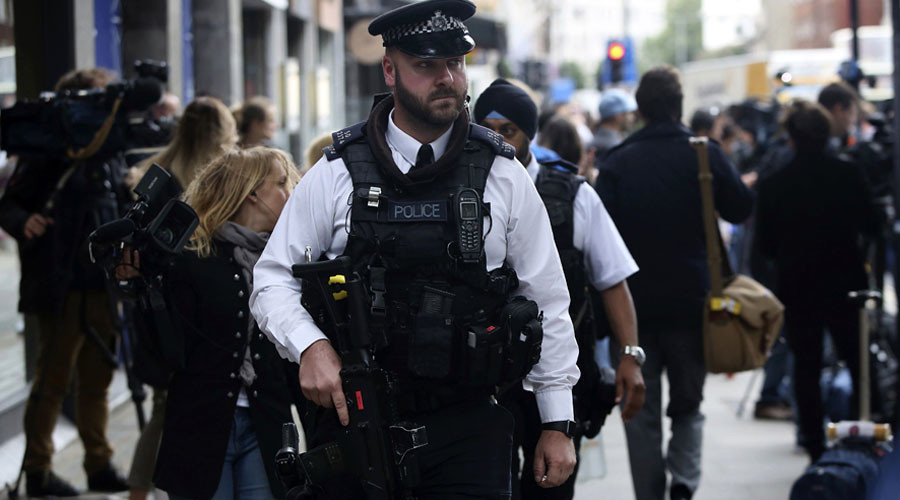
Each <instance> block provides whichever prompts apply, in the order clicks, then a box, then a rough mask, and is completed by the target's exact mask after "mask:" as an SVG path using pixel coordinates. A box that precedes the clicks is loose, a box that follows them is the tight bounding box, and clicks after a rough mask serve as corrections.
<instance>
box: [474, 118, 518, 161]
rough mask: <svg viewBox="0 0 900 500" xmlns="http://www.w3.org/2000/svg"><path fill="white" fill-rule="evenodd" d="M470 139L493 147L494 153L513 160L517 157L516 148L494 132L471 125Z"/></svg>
mask: <svg viewBox="0 0 900 500" xmlns="http://www.w3.org/2000/svg"><path fill="white" fill-rule="evenodd" d="M469 139H475V140H476V141H481V142H483V143H485V144H488V145H490V146H491V148H493V149H494V153H495V154H498V155H500V156H503V157H505V158H509V159H510V160H512V159H513V158H515V157H516V148H514V147H513V146H512V145H511V144H509V143H508V142H506V141H504V140H503V136H502V135H500V134H498V133H496V132H494V131H493V130H491V129H489V128H487V127H482V126H481V125H476V124H474V123H471V124H469Z"/></svg>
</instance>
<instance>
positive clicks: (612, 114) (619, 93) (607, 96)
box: [588, 89, 637, 168]
mask: <svg viewBox="0 0 900 500" xmlns="http://www.w3.org/2000/svg"><path fill="white" fill-rule="evenodd" d="M635 111H637V103H636V102H635V101H634V98H633V97H631V95H630V94H628V93H627V92H625V91H624V90H621V89H609V90H604V91H603V93H602V94H601V95H600V125H599V126H598V128H597V131H596V132H594V138H593V140H591V142H590V143H589V144H588V151H590V150H591V148H593V150H594V163H595V167H597V168H599V166H600V164H601V163H602V162H603V159H604V158H606V154H607V153H609V150H610V149H612V148H614V147H616V146H617V145H618V144H619V143H620V142H622V140H623V139H625V134H626V133H627V131H628V130H630V129H631V127H633V126H634V112H635Z"/></svg>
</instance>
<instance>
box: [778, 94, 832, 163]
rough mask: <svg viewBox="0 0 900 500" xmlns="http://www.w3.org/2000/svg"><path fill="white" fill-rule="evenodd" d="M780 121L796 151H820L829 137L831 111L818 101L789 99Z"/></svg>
mask: <svg viewBox="0 0 900 500" xmlns="http://www.w3.org/2000/svg"><path fill="white" fill-rule="evenodd" d="M781 123H782V126H783V127H784V129H785V130H787V133H788V136H789V137H790V138H791V140H792V141H793V143H794V147H795V148H796V149H797V151H809V152H821V151H823V150H824V149H825V146H827V145H828V139H829V137H831V113H829V112H828V110H827V109H825V107H824V106H822V105H821V104H819V103H815V102H810V101H807V100H804V99H795V100H794V101H791V103H790V104H789V105H788V107H787V110H785V112H784V114H783V115H782V121H781Z"/></svg>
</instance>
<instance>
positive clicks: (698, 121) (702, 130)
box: [690, 109, 725, 149]
mask: <svg viewBox="0 0 900 500" xmlns="http://www.w3.org/2000/svg"><path fill="white" fill-rule="evenodd" d="M715 125H716V117H715V115H713V114H712V113H711V112H710V111H709V110H707V109H698V110H697V111H694V114H693V115H691V123H690V126H691V131H692V132H694V135H696V136H698V137H712V138H714V139H716V140H719V139H718V138H715V137H713V130H714V129H715ZM720 142H721V141H720ZM722 149H725V148H724V146H723V148H722Z"/></svg>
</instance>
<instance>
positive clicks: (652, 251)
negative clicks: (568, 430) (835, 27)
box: [597, 67, 753, 500]
mask: <svg viewBox="0 0 900 500" xmlns="http://www.w3.org/2000/svg"><path fill="white" fill-rule="evenodd" d="M682 97H683V96H682V92H681V83H680V81H679V76H678V72H677V70H675V69H674V68H671V67H659V68H655V69H652V70H650V71H648V72H647V73H646V74H645V75H644V76H643V77H642V78H641V82H640V85H639V87H638V90H637V94H636V99H637V105H638V113H639V114H640V116H641V118H642V119H643V120H644V121H645V122H646V125H645V126H644V128H642V129H641V130H639V131H637V132H635V133H634V134H632V135H631V136H630V137H629V138H628V139H626V140H625V141H624V142H623V143H622V144H620V145H619V146H618V147H616V148H614V149H613V150H611V151H610V153H609V156H608V157H607V160H606V163H605V164H604V165H603V167H602V168H601V169H600V175H599V177H598V178H597V191H598V192H599V193H600V196H601V198H602V199H603V203H604V204H605V205H606V208H607V209H608V210H609V213H610V215H611V216H612V218H613V221H614V222H615V223H616V226H617V227H618V228H619V232H620V233H621V234H622V238H623V239H624V240H625V244H626V246H627V247H628V249H629V250H630V251H631V254H632V255H633V256H634V259H635V260H636V261H637V264H638V266H640V268H641V272H640V273H637V274H635V275H634V276H632V277H631V278H629V280H628V286H629V287H630V288H631V291H632V295H633V296H634V302H635V308H636V309H637V314H638V324H639V325H640V326H641V332H640V344H641V347H643V348H644V350H645V352H646V355H647V361H646V363H645V364H644V366H643V373H644V380H645V383H646V386H647V393H646V400H645V404H644V408H643V409H642V410H641V411H640V412H639V413H638V414H637V416H636V417H635V418H634V419H632V420H631V421H629V422H627V423H626V424H625V431H626V435H627V438H628V451H629V458H630V461H631V473H632V481H633V484H634V489H635V494H636V497H637V499H638V500H662V499H663V498H664V497H665V491H666V470H667V469H668V471H669V472H670V473H671V475H672V480H671V489H670V495H671V498H672V499H673V500H674V499H683V498H691V496H692V495H693V492H694V490H696V488H697V485H698V483H699V480H700V450H701V441H702V431H703V420H704V417H703V415H702V414H701V413H700V402H701V400H702V399H703V382H704V379H705V377H706V369H705V366H704V361H703V347H702V333H701V332H702V323H701V318H702V314H703V305H704V299H705V297H706V294H707V291H708V290H709V270H708V268H707V261H706V246H705V237H704V232H703V215H702V210H701V203H700V184H699V181H698V180H697V174H698V165H697V155H696V153H695V152H694V150H693V149H692V148H691V146H690V144H689V142H688V138H689V137H691V135H692V134H691V131H690V130H688V129H687V128H686V127H684V126H683V125H682V124H681V123H680V121H681V103H682ZM709 154H710V168H711V169H712V174H713V195H714V199H715V206H716V210H717V211H718V212H719V215H720V216H721V217H722V218H724V219H725V220H727V221H730V222H735V223H737V222H740V221H742V220H744V219H746V218H747V217H748V216H749V215H750V212H751V210H752V208H753V195H752V193H751V192H750V190H748V189H747V188H746V187H745V186H744V184H743V183H742V182H741V180H740V177H738V174H737V171H736V170H735V168H734V166H733V165H731V163H730V162H729V161H728V160H727V158H726V157H725V154H724V153H723V152H722V150H721V149H720V148H719V147H718V146H717V145H716V144H710V148H709ZM663 369H665V370H666V373H667V375H668V379H669V386H670V402H669V406H668V408H667V410H666V414H667V415H668V416H669V417H670V418H671V419H672V439H671V440H670V441H669V446H668V452H667V456H663V453H662V421H661V420H662V414H661V409H660V406H661V381H660V378H661V375H662V371H663Z"/></svg>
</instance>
